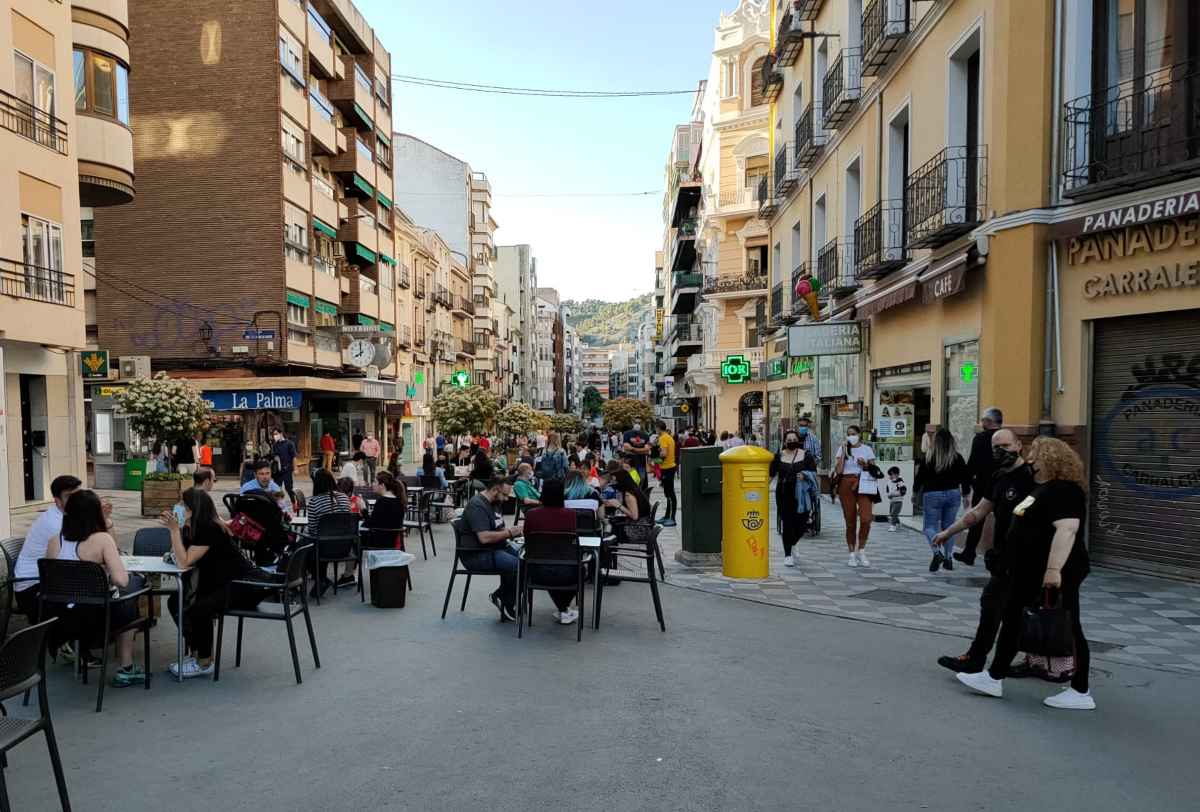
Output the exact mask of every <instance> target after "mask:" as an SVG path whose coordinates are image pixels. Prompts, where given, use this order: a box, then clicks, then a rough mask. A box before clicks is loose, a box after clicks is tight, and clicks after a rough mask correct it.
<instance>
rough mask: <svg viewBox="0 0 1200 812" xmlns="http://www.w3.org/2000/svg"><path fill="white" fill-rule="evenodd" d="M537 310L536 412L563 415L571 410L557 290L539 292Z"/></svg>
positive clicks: (562, 323) (536, 294)
mask: <svg viewBox="0 0 1200 812" xmlns="http://www.w3.org/2000/svg"><path fill="white" fill-rule="evenodd" d="M535 297H536V298H535V305H536V308H537V328H536V330H537V333H536V344H537V346H536V349H535V351H536V353H537V388H536V393H535V394H536V397H535V400H534V402H532V403H530V405H531V406H533V408H535V409H541V410H543V411H548V412H549V411H553V412H563V411H565V410H566V408H567V395H566V346H565V338H564V328H565V323H564V319H563V315H562V312H561V305H560V303H559V298H558V291H557V290H555V289H554V288H537V289H536V290H535Z"/></svg>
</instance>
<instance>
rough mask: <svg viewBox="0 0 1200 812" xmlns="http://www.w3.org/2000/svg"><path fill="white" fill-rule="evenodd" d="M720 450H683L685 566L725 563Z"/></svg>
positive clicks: (681, 554)
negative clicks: (722, 546)
mask: <svg viewBox="0 0 1200 812" xmlns="http://www.w3.org/2000/svg"><path fill="white" fill-rule="evenodd" d="M724 450H725V449H723V448H721V447H720V446H706V447H701V448H684V449H681V452H682V453H681V454H680V455H679V456H680V477H681V479H680V482H679V485H680V489H679V524H680V528H679V529H680V538H681V541H682V545H683V549H682V550H681V551H680V552H679V555H678V556H677V558H678V559H679V560H680V561H682V562H683V563H686V564H690V565H693V566H696V565H705V564H708V565H712V566H716V565H718V564H720V562H721V463H720V461H719V459H718V458H719V457H720V456H721V452H722V451H724Z"/></svg>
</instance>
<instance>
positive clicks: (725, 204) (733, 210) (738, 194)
mask: <svg viewBox="0 0 1200 812" xmlns="http://www.w3.org/2000/svg"><path fill="white" fill-rule="evenodd" d="M746 182H747V183H748V184H750V185H747V186H739V187H738V188H736V189H727V190H725V191H723V192H721V193H720V194H718V195H717V214H749V213H752V212H755V211H757V210H758V203H759V200H758V189H759V184H758V180H757V179H756V178H755V177H754V176H751V177H749V178H747V179H746Z"/></svg>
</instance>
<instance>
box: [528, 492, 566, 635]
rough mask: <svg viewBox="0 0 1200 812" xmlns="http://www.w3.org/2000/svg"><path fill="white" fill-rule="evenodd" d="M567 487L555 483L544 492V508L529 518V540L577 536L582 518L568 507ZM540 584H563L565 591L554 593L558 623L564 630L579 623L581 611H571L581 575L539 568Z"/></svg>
mask: <svg viewBox="0 0 1200 812" xmlns="http://www.w3.org/2000/svg"><path fill="white" fill-rule="evenodd" d="M563 493H564V486H563V481H562V480H561V479H551V480H549V481H548V482H547V483H546V486H545V487H544V488H543V489H542V503H541V506H540V507H535V508H534V509H533V510H531V511H529V513H528V514H526V516H525V528H524V530H525V536H526V538H528V537H529V536H533V535H536V534H538V533H574V532H576V529H577V527H576V522H577V521H578V516H577V514H576V513H575V511H573V510H571V509H569V508H567V507H565V506H564V501H565V500H564V498H563ZM532 575H533V577H534V578H535V579H536V580H537V582H538V583H542V584H549V585H557V584H562V586H563V587H564V588H563V589H552V590H549V592H550V599H551V600H553V601H554V605H555V606H556V607H557V608H558V611H557V612H555V613H554V619H555V620H557V621H558V622H559V623H561V624H563V625H564V626H568V625H570V624H572V623H574V622H575V621H577V620H579V611H578V610H576V609H572V608H571V601H572V600H574V599H575V596H576V595H575V587H576V583H577V579H578V578H579V573H578V572H577V571H576V569H575V567H560V566H553V567H538V569H537V572H536V573H532Z"/></svg>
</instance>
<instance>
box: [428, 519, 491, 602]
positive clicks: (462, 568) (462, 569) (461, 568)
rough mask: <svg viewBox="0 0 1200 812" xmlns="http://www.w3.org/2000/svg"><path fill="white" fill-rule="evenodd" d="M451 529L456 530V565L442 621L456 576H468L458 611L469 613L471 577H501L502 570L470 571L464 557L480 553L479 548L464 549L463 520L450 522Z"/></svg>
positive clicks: (451, 573) (452, 566)
mask: <svg viewBox="0 0 1200 812" xmlns="http://www.w3.org/2000/svg"><path fill="white" fill-rule="evenodd" d="M450 527H451V528H452V529H453V530H454V563H453V564H451V565H450V583H449V584H448V585H447V586H446V600H445V601H444V602H443V603H442V620H445V619H446V610H447V609H448V608H449V607H450V595H451V593H452V592H453V591H454V579H455V577H456V576H459V575H465V576H467V583H466V584H465V585H464V586H463V596H462V605H461V606H459V608H458V611H460V612H465V611H467V593H469V592H470V591H471V576H472V575H499V574H500V570H497V569H490V568H488V569H480V568H475V569H469V568H468V567H467V565H466V564H464V563H463V561H462V555H463V554H464V553H466V554H467V555H471V554H474V553H478V552H480V549H479V548H478V547H463V545H462V530H463V528H462V520H461V519H455V520H454V521H452V522H450Z"/></svg>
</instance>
